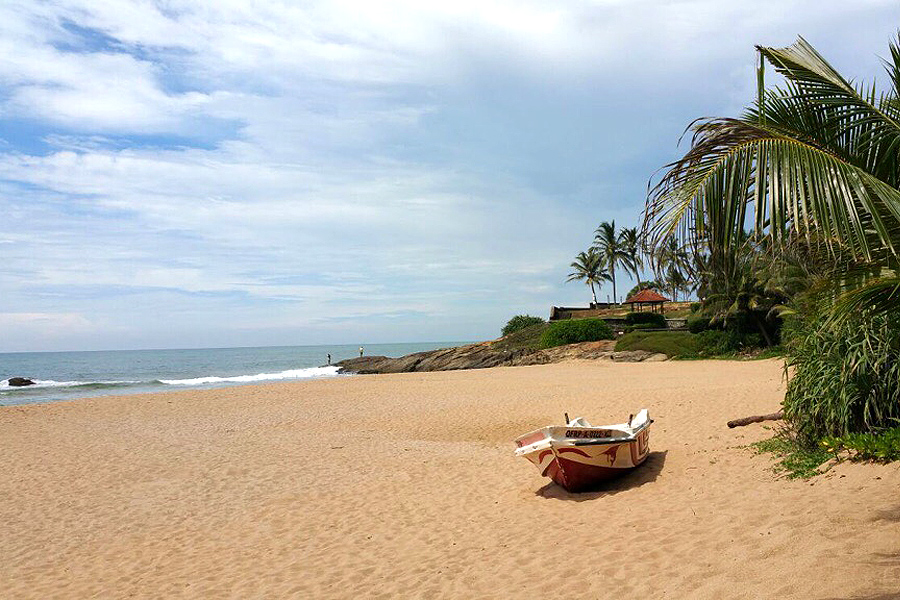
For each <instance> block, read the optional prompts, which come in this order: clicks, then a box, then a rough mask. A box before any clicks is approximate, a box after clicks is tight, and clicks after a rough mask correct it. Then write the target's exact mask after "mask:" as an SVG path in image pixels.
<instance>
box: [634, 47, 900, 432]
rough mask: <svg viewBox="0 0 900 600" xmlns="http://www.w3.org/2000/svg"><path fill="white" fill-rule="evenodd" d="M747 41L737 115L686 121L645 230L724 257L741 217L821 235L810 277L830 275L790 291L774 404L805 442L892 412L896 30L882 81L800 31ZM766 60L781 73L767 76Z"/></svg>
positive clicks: (782, 230)
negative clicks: (745, 91) (745, 88)
mask: <svg viewBox="0 0 900 600" xmlns="http://www.w3.org/2000/svg"><path fill="white" fill-rule="evenodd" d="M757 50H758V51H759V55H760V68H759V72H758V97H757V101H756V104H755V105H754V106H752V107H751V108H749V109H747V110H746V111H745V113H744V114H743V115H742V116H741V117H739V118H716V119H702V120H698V121H696V122H694V124H692V125H691V127H690V128H689V129H690V131H691V132H692V134H693V135H692V140H691V148H690V150H688V152H687V153H686V154H685V156H684V157H683V158H681V159H680V160H678V161H676V162H674V163H672V164H670V165H668V167H667V170H666V172H665V174H664V175H663V177H662V178H661V179H660V181H659V182H658V183H657V184H656V185H655V187H653V188H652V189H651V191H650V194H649V196H648V200H647V207H646V210H645V213H644V235H645V239H646V240H647V241H648V245H649V246H650V247H652V248H654V249H657V248H659V247H661V246H664V245H665V244H666V243H667V240H668V239H669V238H673V237H674V238H676V239H677V240H678V241H679V242H678V243H679V244H681V245H683V246H685V247H688V248H690V250H691V252H692V253H693V254H694V255H698V256H707V257H708V258H709V259H710V260H713V261H718V260H721V261H723V262H722V264H727V262H725V261H727V260H731V259H733V257H734V256H735V254H736V252H737V251H738V250H737V249H738V248H739V247H740V245H741V244H742V243H743V241H742V240H743V238H744V237H745V236H744V233H743V232H744V228H745V226H746V225H747V224H748V223H752V225H753V229H752V232H751V234H750V235H751V238H752V239H753V240H754V243H764V242H765V243H767V244H769V245H770V247H771V249H772V251H774V252H776V253H777V252H779V251H781V250H782V249H784V248H786V247H789V246H790V245H791V244H797V243H800V244H801V245H802V244H805V245H806V246H808V247H809V248H813V249H815V250H816V251H819V250H821V249H824V251H825V252H826V253H827V255H828V256H830V258H831V262H832V265H831V271H830V273H829V272H827V271H826V274H825V276H824V278H822V279H821V283H822V284H823V285H830V286H831V287H830V291H827V292H826V295H824V296H822V295H817V296H814V297H813V298H812V300H813V301H809V300H810V298H807V297H805V296H804V297H801V298H800V300H801V302H803V303H804V304H806V305H808V306H812V307H813V308H811V309H810V310H809V312H808V313H806V314H804V313H798V314H797V315H796V317H795V318H796V319H797V322H798V323H800V325H801V328H800V329H799V330H798V332H797V333H795V334H794V335H793V336H792V339H791V340H789V344H788V351H789V354H788V361H789V363H790V364H791V365H793V366H794V372H795V373H796V376H794V377H793V378H791V379H790V380H789V382H788V388H787V394H786V397H785V404H784V406H785V416H786V418H787V419H789V421H790V422H791V423H793V424H794V425H795V426H797V427H798V431H800V433H801V434H802V439H803V440H805V442H806V443H813V442H815V441H816V440H817V438H819V437H821V436H822V435H844V434H845V433H847V432H849V431H854V430H860V429H869V430H878V428H880V427H886V426H890V425H892V424H896V422H897V420H898V419H900V380H898V379H897V376H896V375H895V374H894V372H893V371H892V369H893V368H894V367H895V366H896V365H898V364H900V363H898V361H897V360H896V347H897V346H896V343H897V340H898V339H900V320H898V319H896V317H895V315H896V314H897V313H898V311H900V38H898V40H895V41H894V42H892V43H891V44H890V57H889V58H888V59H887V60H885V61H884V63H885V68H886V71H887V81H888V87H887V89H886V90H884V91H881V92H879V91H877V90H876V88H875V86H874V85H871V86H864V85H860V84H853V83H851V82H850V81H849V80H848V79H845V78H844V77H843V76H842V75H841V74H840V73H838V72H837V71H836V70H835V69H834V68H833V67H832V66H831V65H830V64H828V62H827V61H826V60H825V59H824V58H823V57H822V56H821V55H820V54H819V53H818V52H816V50H815V49H814V48H813V47H812V46H811V45H810V44H809V43H807V42H806V40H804V39H803V38H800V39H798V41H797V42H796V43H795V44H794V45H792V46H789V47H787V48H768V47H757ZM766 63H768V64H770V65H772V66H773V67H774V68H775V70H776V71H777V72H778V73H780V74H781V75H782V76H783V77H784V80H785V84H784V86H783V87H780V88H775V89H769V90H767V89H765V85H764V66H765V64H766ZM848 265H849V266H851V267H853V268H852V269H850V270H848V269H847V266H848ZM825 289H826V290H829V288H828V287H826V288H825ZM835 298H838V302H837V307H838V310H834V309H833V305H834V304H835V303H834V299H835ZM866 382H876V383H877V387H878V389H877V390H875V391H873V387H872V386H871V385H868V384H866ZM867 385H868V387H867ZM823 407H825V408H823ZM823 411H827V415H826V417H827V418H825V417H822V416H821V415H822V412H823ZM816 415H819V416H816Z"/></svg>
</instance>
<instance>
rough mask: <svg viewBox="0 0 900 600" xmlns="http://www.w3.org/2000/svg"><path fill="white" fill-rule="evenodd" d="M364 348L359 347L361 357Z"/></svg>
mask: <svg viewBox="0 0 900 600" xmlns="http://www.w3.org/2000/svg"><path fill="white" fill-rule="evenodd" d="M362 352H363V351H362V346H360V347H359V355H360V356H362Z"/></svg>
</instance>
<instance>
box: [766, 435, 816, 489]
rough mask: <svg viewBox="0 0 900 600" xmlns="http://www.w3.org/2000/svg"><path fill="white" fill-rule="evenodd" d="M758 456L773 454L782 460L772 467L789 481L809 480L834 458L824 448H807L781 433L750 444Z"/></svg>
mask: <svg viewBox="0 0 900 600" xmlns="http://www.w3.org/2000/svg"><path fill="white" fill-rule="evenodd" d="M750 447H751V448H753V449H754V451H755V452H756V453H757V454H773V455H775V456H776V457H777V458H779V459H780V460H779V461H778V462H776V463H775V464H774V465H773V466H772V470H773V471H775V472H776V473H783V474H784V475H785V477H787V478H788V479H809V478H810V477H814V476H815V475H818V474H819V467H820V466H822V465H823V464H825V463H826V462H828V461H829V460H830V459H831V458H833V454H832V453H830V452H828V451H827V450H826V449H824V448H805V447H801V446H798V445H797V443H796V442H795V441H794V440H792V439H790V438H788V437H787V436H786V435H785V434H783V433H781V434H778V435H776V436H775V437H772V438H769V439H767V440H761V441H759V442H755V443H753V444H750Z"/></svg>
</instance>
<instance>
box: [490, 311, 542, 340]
mask: <svg viewBox="0 0 900 600" xmlns="http://www.w3.org/2000/svg"><path fill="white" fill-rule="evenodd" d="M543 322H544V320H543V319H542V318H540V317H532V316H531V315H516V316H514V317H513V318H512V319H510V320H509V321H507V323H506V325H505V326H504V327H503V330H502V331H501V333H502V334H503V335H509V334H511V333H515V332H517V331H519V330H521V329H525V328H526V327H531V326H533V325H540V324H541V323H543Z"/></svg>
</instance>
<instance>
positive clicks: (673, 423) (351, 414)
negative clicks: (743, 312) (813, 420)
mask: <svg viewBox="0 0 900 600" xmlns="http://www.w3.org/2000/svg"><path fill="white" fill-rule="evenodd" d="M781 394H783V383H782V381H781V367H780V364H779V363H778V361H774V360H769V361H733V362H732V361H728V362H726V361H687V362H660V363H614V362H612V361H569V362H563V363H557V364H552V365H540V366H525V367H510V368H506V369H489V370H485V369H481V370H469V371H438V372H428V373H402V374H396V375H359V376H355V377H346V378H333V379H322V380H314V381H302V382H278V383H266V384H253V385H246V386H240V387H229V388H217V389H210V390H177V391H167V392H162V393H154V394H141V395H137V396H105V397H99V398H90V399H85V400H79V401H72V402H56V403H47V404H39V405H20V406H14V407H3V408H0V437H2V439H4V441H5V448H4V452H5V456H4V461H2V462H0V494H2V495H3V497H4V498H7V499H8V500H7V501H6V502H4V503H2V504H0V519H2V522H3V523H4V525H5V526H4V528H2V529H0V547H3V548H4V549H5V555H6V557H7V558H6V559H5V560H4V561H0V577H2V579H3V580H4V581H5V582H8V583H7V586H8V588H7V589H8V593H9V594H10V596H11V597H16V598H39V597H48V596H60V595H64V596H69V597H86V596H91V595H99V596H105V597H123V596H134V597H138V598H152V597H160V596H173V595H176V596H182V597H204V598H206V597H212V598H218V597H223V598H224V597H238V596H239V597H248V596H249V597H285V596H307V597H321V598H349V597H358V596H364V597H379V596H380V597H410V596H412V597H423V596H427V597H441V598H458V597H484V598H487V597H497V596H511V595H514V594H515V595H521V594H523V593H526V594H543V593H550V592H551V591H552V590H559V589H566V590H567V594H568V595H570V596H572V597H575V598H593V597H597V596H598V595H601V594H604V593H608V591H609V590H617V594H618V595H619V596H621V597H623V598H631V597H662V596H664V595H669V596H670V597H673V598H676V597H677V598H681V597H691V598H722V597H728V598H757V597H780V598H797V599H799V598H814V599H817V598H819V599H823V600H824V599H826V598H829V599H830V598H845V597H854V596H856V597H859V596H860V595H868V596H875V595H877V594H889V593H896V592H898V591H900V584H898V583H897V582H898V581H900V501H898V500H897V499H896V490H897V489H898V487H900V468H898V467H897V466H896V465H888V466H876V465H865V464H841V465H838V466H837V467H835V468H834V469H832V470H831V471H830V472H829V473H828V474H826V475H823V476H819V477H817V478H815V479H813V480H811V481H810V482H806V481H786V480H779V479H776V477H775V476H774V475H773V474H772V473H771V472H770V471H769V467H770V465H771V464H772V460H771V459H770V458H769V457H767V456H757V455H754V454H753V453H752V451H750V450H749V449H748V448H746V447H744V446H746V445H747V444H749V443H751V442H753V441H756V440H758V439H762V438H764V437H767V436H768V435H770V433H769V430H767V429H766V428H765V427H764V426H763V425H762V424H755V425H751V426H748V427H744V428H741V430H729V429H727V427H726V426H725V423H726V421H727V420H729V419H731V418H734V417H735V416H742V415H744V414H752V413H757V412H758V413H763V412H771V410H772V409H773V408H777V406H778V405H779V404H780V398H781ZM644 405H645V406H646V407H647V408H649V409H650V414H651V417H652V418H654V419H655V420H656V423H655V424H654V428H653V430H652V434H651V442H650V451H651V456H650V458H649V459H648V462H647V463H646V464H645V465H644V466H642V467H640V468H639V469H638V470H636V471H635V472H634V473H632V474H630V475H626V476H624V477H622V478H620V479H617V480H615V481H613V482H611V483H610V484H608V485H607V486H604V487H601V488H599V489H598V490H596V491H593V492H589V493H586V494H567V493H566V492H564V491H562V490H561V488H558V487H557V486H555V485H553V484H550V483H549V480H547V479H545V478H542V477H540V475H539V473H537V471H536V469H534V467H533V466H532V465H531V464H529V463H528V462H527V461H525V460H523V459H517V458H515V457H514V456H513V449H514V444H513V442H512V440H513V439H514V437H515V436H516V435H519V434H521V433H524V432H526V431H529V430H530V429H534V428H536V427H540V426H543V425H547V424H550V423H554V422H559V421H561V419H562V413H563V412H564V411H566V412H569V414H570V415H572V416H575V415H582V416H585V417H586V418H588V419H589V420H590V421H594V422H598V423H602V422H607V421H610V422H616V421H618V420H621V419H622V418H623V417H624V416H626V415H627V414H629V413H633V412H635V411H636V410H637V409H639V408H641V407H642V406H644ZM598 536H599V537H598ZM560 559H563V560H562V561H560ZM497 573H504V576H503V577H501V578H498V577H497V575H496V574H497ZM885 597H887V596H885Z"/></svg>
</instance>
